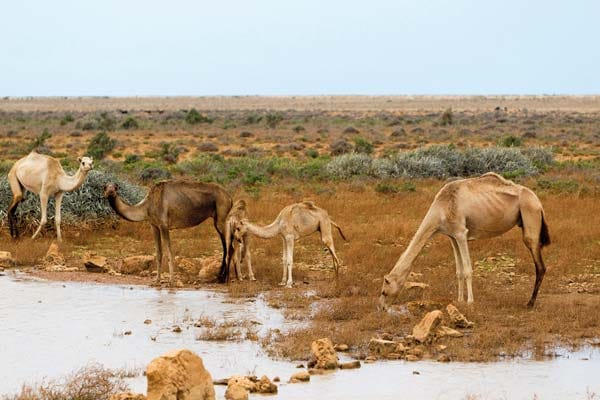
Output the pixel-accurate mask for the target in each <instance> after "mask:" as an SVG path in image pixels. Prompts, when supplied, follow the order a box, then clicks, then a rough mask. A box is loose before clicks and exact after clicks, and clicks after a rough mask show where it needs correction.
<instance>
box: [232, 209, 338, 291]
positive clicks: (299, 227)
mask: <svg viewBox="0 0 600 400" xmlns="http://www.w3.org/2000/svg"><path fill="white" fill-rule="evenodd" d="M332 225H333V226H335V227H336V228H337V229H338V231H339V232H340V235H341V236H342V238H343V239H344V240H346V237H345V236H344V233H343V232H342V229H341V228H340V227H339V226H338V225H337V224H336V223H335V222H333V221H332V220H331V218H330V217H329V214H328V213H327V211H325V210H324V209H322V208H320V207H317V206H316V205H315V204H314V203H313V202H311V201H304V202H302V203H295V204H292V205H289V206H287V207H285V208H284V209H283V210H281V212H280V213H279V215H278V216H277V218H275V221H273V222H272V223H271V224H269V225H267V226H258V225H255V224H252V223H251V222H249V221H248V220H245V219H243V220H241V221H240V223H239V224H238V228H237V230H238V232H237V233H236V234H237V235H244V234H246V232H248V233H250V234H252V235H254V236H258V237H260V238H263V239H269V238H272V237H275V236H277V235H279V236H281V238H282V239H283V276H282V278H281V283H280V285H281V286H283V285H285V286H286V287H288V288H291V287H292V284H293V280H292V267H293V264H294V241H295V240H297V239H300V238H301V237H304V236H308V235H310V234H312V233H314V232H317V231H319V232H320V233H321V241H322V242H323V244H324V245H325V246H326V247H327V249H328V250H329V252H330V253H331V256H332V258H333V267H334V269H335V273H336V275H337V273H338V267H339V265H340V260H339V259H338V257H337V255H336V254H335V247H334V245H333V237H332V235H331V226H332Z"/></svg>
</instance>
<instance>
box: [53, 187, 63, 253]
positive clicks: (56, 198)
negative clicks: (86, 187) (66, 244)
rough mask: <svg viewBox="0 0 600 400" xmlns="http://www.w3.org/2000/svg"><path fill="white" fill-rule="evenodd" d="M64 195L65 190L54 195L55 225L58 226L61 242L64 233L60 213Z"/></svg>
mask: <svg viewBox="0 0 600 400" xmlns="http://www.w3.org/2000/svg"><path fill="white" fill-rule="evenodd" d="M64 195H65V193H64V192H58V193H57V194H56V196H54V225H55V226H56V239H57V240H58V241H59V242H62V234H61V233H60V222H61V219H62V218H61V215H60V209H61V207H62V200H63V196H64Z"/></svg>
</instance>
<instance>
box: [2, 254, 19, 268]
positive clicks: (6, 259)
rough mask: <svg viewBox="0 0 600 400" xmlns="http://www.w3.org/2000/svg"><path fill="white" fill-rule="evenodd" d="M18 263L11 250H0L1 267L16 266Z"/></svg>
mask: <svg viewBox="0 0 600 400" xmlns="http://www.w3.org/2000/svg"><path fill="white" fill-rule="evenodd" d="M15 265H16V262H15V259H14V258H13V256H12V254H11V253H10V251H0V266H1V267H7V268H8V267H14V266H15Z"/></svg>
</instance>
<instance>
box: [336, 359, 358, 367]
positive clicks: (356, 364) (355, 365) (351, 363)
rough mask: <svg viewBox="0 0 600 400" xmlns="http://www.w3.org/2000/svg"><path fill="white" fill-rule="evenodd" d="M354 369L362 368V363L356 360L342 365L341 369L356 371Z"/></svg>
mask: <svg viewBox="0 0 600 400" xmlns="http://www.w3.org/2000/svg"><path fill="white" fill-rule="evenodd" d="M354 368H360V361H358V360H355V361H350V362H346V363H341V364H340V369H354Z"/></svg>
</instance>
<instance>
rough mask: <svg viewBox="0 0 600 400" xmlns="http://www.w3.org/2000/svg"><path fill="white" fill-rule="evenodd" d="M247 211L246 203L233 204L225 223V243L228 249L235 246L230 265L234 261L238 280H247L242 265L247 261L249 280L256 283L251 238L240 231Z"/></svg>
mask: <svg viewBox="0 0 600 400" xmlns="http://www.w3.org/2000/svg"><path fill="white" fill-rule="evenodd" d="M246 211H247V205H246V201H244V200H238V201H236V202H235V203H234V204H233V207H231V211H229V215H227V220H226V222H225V242H226V246H227V248H228V249H229V248H231V246H233V252H232V253H230V254H229V262H228V264H229V265H230V266H231V261H232V260H233V265H234V267H235V273H236V276H237V278H238V279H239V280H240V281H242V280H244V278H245V277H244V275H243V273H242V264H243V263H244V261H245V262H246V264H247V266H248V279H250V280H251V281H255V280H256V278H255V277H254V272H253V271H252V260H251V256H250V236H249V235H248V234H247V233H246V234H241V232H240V230H238V226H239V224H240V222H241V221H242V220H243V219H247V213H246Z"/></svg>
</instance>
